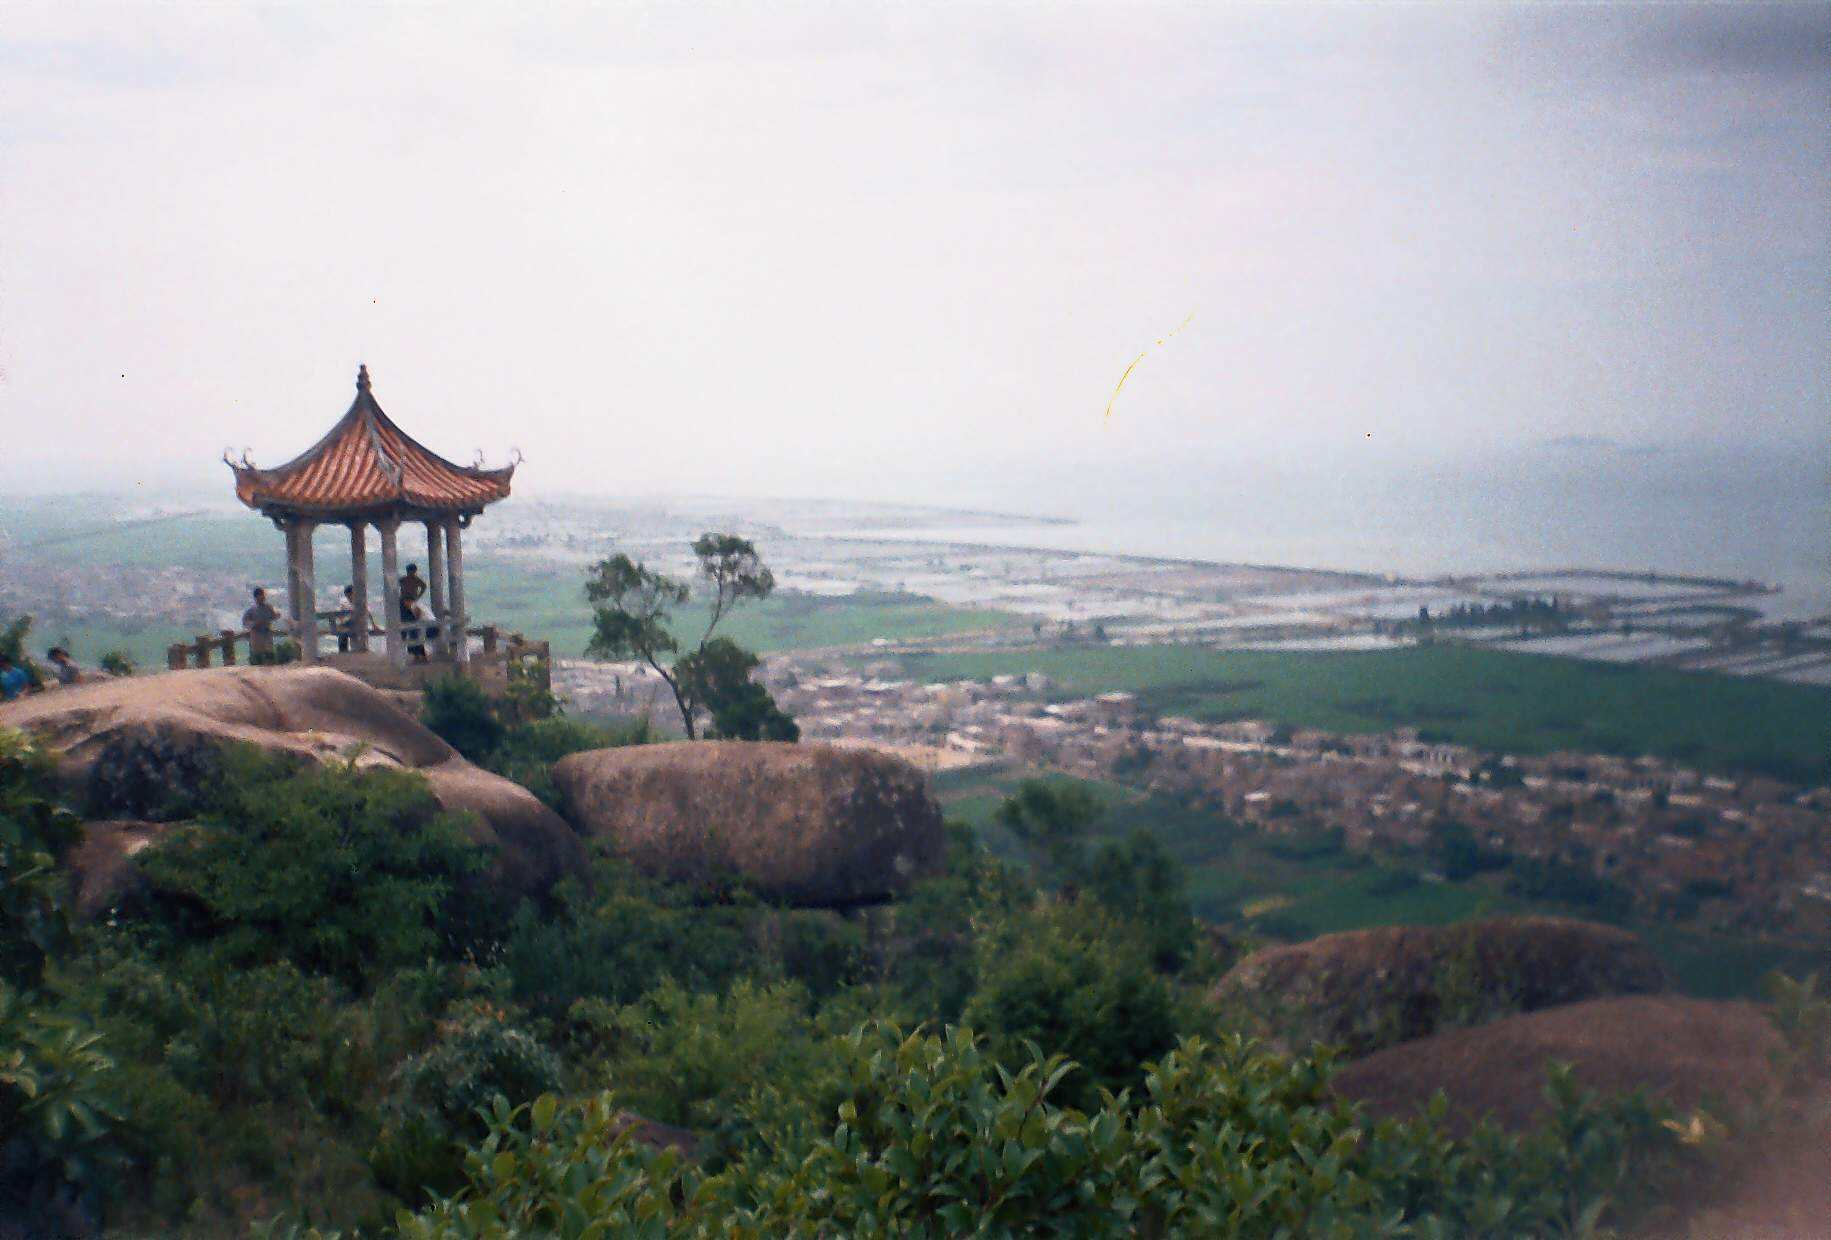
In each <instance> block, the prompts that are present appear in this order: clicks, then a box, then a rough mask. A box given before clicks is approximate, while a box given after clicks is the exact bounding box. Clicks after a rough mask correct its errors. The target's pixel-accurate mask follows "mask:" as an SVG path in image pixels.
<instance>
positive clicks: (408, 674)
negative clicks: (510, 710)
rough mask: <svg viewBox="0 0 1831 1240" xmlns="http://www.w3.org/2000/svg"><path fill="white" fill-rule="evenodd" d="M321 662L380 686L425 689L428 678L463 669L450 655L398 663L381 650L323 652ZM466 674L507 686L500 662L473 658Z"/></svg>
mask: <svg viewBox="0 0 1831 1240" xmlns="http://www.w3.org/2000/svg"><path fill="white" fill-rule="evenodd" d="M318 663H319V665H320V666H321V667H334V668H336V669H337V670H338V671H340V672H348V673H349V674H350V675H352V676H354V677H356V678H357V679H358V680H361V681H364V682H366V683H368V684H370V685H372V686H374V687H375V688H377V689H423V688H425V687H426V685H427V684H428V683H429V682H431V681H434V680H441V679H444V678H445V677H447V676H451V675H454V674H458V673H459V670H460V669H459V667H458V664H457V663H456V662H455V661H454V660H453V659H452V658H451V657H450V656H449V655H443V656H441V655H439V654H434V655H433V656H432V657H431V659H430V660H429V661H428V662H425V663H415V662H413V661H412V660H411V659H410V660H408V662H407V664H406V666H404V667H395V666H393V665H392V664H390V663H389V662H388V656H387V655H386V654H385V653H383V652H382V651H379V650H370V651H349V652H345V653H330V654H321V655H319V656H318ZM463 674H464V675H465V676H467V677H468V678H469V679H471V680H474V681H477V682H478V683H479V684H481V685H482V686H483V687H484V688H485V689H486V690H489V691H491V692H501V691H503V690H505V689H506V688H507V686H508V671H507V668H505V667H504V666H503V664H502V663H500V662H494V661H492V662H485V661H482V660H478V659H473V660H472V661H471V663H470V665H469V666H468V667H467V668H465V669H463Z"/></svg>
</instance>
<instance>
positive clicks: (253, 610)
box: [242, 586, 280, 663]
mask: <svg viewBox="0 0 1831 1240" xmlns="http://www.w3.org/2000/svg"><path fill="white" fill-rule="evenodd" d="M279 618H280V613H279V612H277V611H275V610H274V609H273V608H272V607H270V606H269V605H268V603H267V591H265V590H263V589H261V587H259V586H256V587H254V606H252V607H250V608H249V609H248V610H247V611H244V612H243V613H242V627H243V628H245V629H247V630H248V661H249V662H250V663H254V662H261V663H271V662H273V622H274V621H275V620H278V619H279Z"/></svg>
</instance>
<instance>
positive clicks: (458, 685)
mask: <svg viewBox="0 0 1831 1240" xmlns="http://www.w3.org/2000/svg"><path fill="white" fill-rule="evenodd" d="M420 721H421V722H422V723H424V724H425V725H426V726H427V727H429V728H431V729H432V730H433V731H434V732H437V733H438V734H439V735H440V736H441V737H442V738H444V740H445V743H446V744H448V745H450V746H451V747H452V748H453V749H455V750H457V751H458V752H459V753H461V754H463V755H464V756H465V757H466V758H469V759H470V760H471V761H472V762H478V763H481V762H482V761H484V759H486V758H488V757H489V756H490V754H491V753H493V752H494V751H495V749H496V746H497V745H499V744H501V743H502V737H503V734H504V733H505V732H506V731H507V730H508V729H507V727H506V726H504V724H503V722H502V720H501V719H499V718H497V716H496V708H495V706H494V705H493V704H492V703H491V702H490V699H489V695H488V694H487V693H485V692H484V691H483V687H482V686H481V685H479V684H478V683H477V682H476V681H474V680H471V679H469V678H468V677H465V676H442V677H440V678H439V679H438V680H434V681H432V682H430V683H429V684H428V685H427V686H426V694H425V697H424V699H423V700H422V701H421V703H420Z"/></svg>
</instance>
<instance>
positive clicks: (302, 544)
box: [298, 521, 318, 664]
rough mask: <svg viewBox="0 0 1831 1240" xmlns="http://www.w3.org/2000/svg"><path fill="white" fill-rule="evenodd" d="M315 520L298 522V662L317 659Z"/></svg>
mask: <svg viewBox="0 0 1831 1240" xmlns="http://www.w3.org/2000/svg"><path fill="white" fill-rule="evenodd" d="M317 528H318V526H317V523H316V522H315V521H301V522H299V533H298V539H299V543H298V547H299V628H298V634H299V662H301V663H306V664H310V663H316V662H317V661H318V580H317V577H316V574H315V568H314V565H313V563H312V532H313V531H314V530H316V529H317Z"/></svg>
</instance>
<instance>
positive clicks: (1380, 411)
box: [0, 0, 1831, 498]
mask: <svg viewBox="0 0 1831 1240" xmlns="http://www.w3.org/2000/svg"><path fill="white" fill-rule="evenodd" d="M1828 119H1831V6H1827V5H1823V4H1813V5H1803V6H1792V7H1768V8H1750V7H1746V6H1721V7H1701V8H1687V7H1682V6H1676V5H1658V6H1634V7H1625V6H1624V7H1619V8H1617V7H1608V6H1600V7H1597V6H1558V7H1549V6H1527V5H1520V4H1515V5H1506V6H1498V5H1497V6H1483V5H1476V4H1458V5H1453V6H1451V5H1444V6H1430V5H1385V6H1379V7H1347V6H1324V5H1314V6H1301V7H1272V6H1251V7H1232V8H1229V7H1222V6H1219V5H1214V4H1203V5H1197V6H1190V7H1177V6H1171V5H1162V4H1125V5H1113V6H1091V5H1074V4H1021V5H1020V4H1012V5H1002V6H979V5H965V4H940V3H936V4H910V3H899V4H895V5H888V4H886V5H881V6H880V5H870V4H850V5H843V6H842V5H831V6H814V5H767V6H765V5H744V6H733V7H711V6H706V5H692V6H685V5H682V6H673V5H669V6H653V7H648V6H634V5H625V4H605V5H593V6H583V5H568V6H561V5H547V4H523V5H517V6H514V7H513V8H511V7H510V6H506V5H497V6H489V7H487V8H485V7H478V8H458V7H448V6H434V5H421V4H414V5H395V6H367V5H365V6H355V5H348V6H340V5H330V4H316V5H312V6H308V7H307V6H301V7H288V6H272V5H261V6H254V5H234V4H222V3H213V4H208V5H204V4H195V5H187V4H156V5H152V4H149V5H138V6H126V7H102V6H96V5H89V4H83V3H74V2H72V0H59V2H58V3H55V4H52V5H47V6H43V7H36V6H30V5H25V4H20V3H16V2H14V0H5V2H4V3H0V424H3V428H4V453H3V455H4V458H5V460H4V464H0V483H6V484H8V485H14V486H23V485H26V484H28V483H32V484H38V485H42V484H43V483H44V482H45V480H46V479H47V478H54V477H55V478H61V477H63V476H65V475H68V476H69V477H70V478H71V479H72V480H77V479H78V478H79V477H82V476H86V475H87V474H89V473H91V472H94V471H96V470H101V471H103V472H106V473H108V474H110V475H111V476H113V477H115V478H129V477H134V476H137V475H140V474H145V475H146V476H149V477H155V476H156V477H161V478H163V477H175V476H201V477H203V478H205V479H220V481H221V484H222V485H223V486H224V488H225V490H226V487H227V471H226V470H223V469H222V467H221V466H220V465H219V464H213V462H214V461H215V459H216V457H217V456H218V455H219V454H220V453H221V451H222V450H223V449H224V448H225V447H232V448H234V449H235V450H236V451H237V452H239V451H240V450H241V449H242V448H243V447H248V448H251V449H252V450H253V453H254V455H255V458H256V459H257V460H258V461H260V462H262V463H278V462H279V461H280V460H282V459H284V458H286V457H288V456H290V455H292V454H293V453H296V452H297V451H299V450H301V449H302V448H304V447H305V446H306V445H307V444H308V443H310V442H311V441H312V440H313V439H315V438H316V437H317V435H318V434H319V433H320V432H322V431H323V430H324V429H325V428H326V427H328V425H329V424H330V423H331V422H332V421H333V420H334V419H335V418H336V417H337V416H338V415H339V414H340V413H341V412H342V411H343V409H344V408H345V407H346V406H347V404H348V402H349V399H350V396H351V394H352V391H351V379H352V376H353V373H354V371H355V368H356V364H357V362H358V361H361V360H366V361H367V363H368V365H369V367H370V369H371V371H372V372H373V374H374V378H375V390H376V394H377V396H378V397H379V399H380V400H381V402H382V404H383V405H384V407H386V408H387V409H388V410H389V411H390V412H391V413H392V414H394V415H395V416H396V418H397V419H398V420H399V421H401V422H402V423H403V424H404V425H405V426H406V428H407V429H408V430H409V431H410V432H412V433H414V434H416V435H418V436H420V437H421V438H422V439H424V440H426V441H427V442H428V443H430V444H431V445H432V446H433V447H434V448H436V449H439V450H441V451H444V452H445V453H446V454H447V455H450V456H453V457H456V458H458V459H461V460H469V459H470V458H471V456H472V454H473V452H474V451H475V450H476V449H477V448H479V447H481V448H483V449H485V450H486V452H487V453H488V454H489V456H490V458H491V459H492V460H495V461H499V460H501V459H502V458H503V457H504V456H505V455H506V454H507V452H508V450H509V449H510V448H511V447H518V448H520V449H521V450H522V451H523V452H524V453H525V454H526V456H527V461H528V463H527V466H526V468H525V470H524V473H523V474H522V480H523V481H524V482H525V483H527V484H533V485H535V486H537V487H541V488H547V487H555V488H557V487H572V488H577V487H585V486H591V487H602V488H605V489H613V490H616V489H626V488H629V489H644V490H649V489H655V488H667V487H672V488H686V489H694V490H722V489H738V490H744V491H751V492H774V493H802V492H808V491H820V490H825V491H834V492H845V493H849V494H855V495H857V494H881V495H884V496H887V497H895V498H920V494H921V492H922V489H923V487H924V486H925V485H927V484H926V482H925V481H924V480H928V479H933V478H936V477H940V476H942V475H944V474H945V472H946V470H947V469H948V467H949V464H950V462H953V461H957V460H960V459H963V458H969V457H970V458H974V459H976V460H977V461H979V462H981V463H982V464H983V463H984V462H1004V461H1010V462H1017V463H1021V462H1025V461H1036V460H1049V461H1078V462H1106V463H1110V464H1111V466H1112V467H1113V468H1114V469H1116V470H1123V469H1125V468H1127V465H1128V462H1147V461H1161V460H1164V459H1175V458H1188V459H1202V460H1213V461H1215V462H1217V463H1224V462H1226V461H1227V460H1229V459H1231V458H1233V457H1236V456H1238V457H1240V458H1245V457H1250V456H1252V455H1254V454H1264V453H1268V452H1270V453H1282V454H1287V455H1288V454H1292V453H1302V452H1309V451H1314V450H1330V449H1343V448H1345V447H1351V446H1356V445H1371V446H1377V447H1379V448H1382V449H1384V450H1387V451H1391V452H1400V453H1411V452H1422V451H1434V450H1437V449H1441V448H1448V449H1451V450H1463V449H1474V448H1480V447H1485V446H1494V445H1515V444H1521V443H1528V442H1533V441H1537V440H1541V439H1547V438H1552V437H1557V436H1567V435H1576V434H1583V435H1599V436H1608V437H1613V438H1617V439H1621V440H1627V441H1635V442H1650V441H1656V442H1661V443H1685V442H1697V441H1710V440H1724V439H1729V440H1737V441H1746V442H1764V441H1776V440H1779V439H1781V438H1784V437H1785V436H1786V435H1787V434H1789V433H1794V434H1797V433H1801V432H1813V433H1816V432H1819V431H1822V430H1823V429H1824V428H1825V427H1826V426H1827V425H1831V406H1828V402H1827V358H1828V350H1827V313H1826V312H1827V307H1828V306H1831V265H1828V264H1831V259H1828V257H1827V256H1828V255H1831V210H1828V203H1831V193H1828V186H1827V175H1828V169H1831V124H1828V123H1827V121H1828ZM1191 315H1192V316H1193V317H1190V316H1191ZM1184 323H1186V326H1185V327H1183V329H1182V330H1181V331H1180V332H1179V333H1178V334H1176V335H1175V336H1173V337H1167V334H1168V333H1170V332H1172V331H1173V330H1174V329H1176V328H1177V327H1178V325H1179V324H1184ZM1166 337H1167V338H1166ZM1159 339H1162V340H1163V344H1162V345H1161V346H1158V345H1156V344H1155V342H1156V341H1157V340H1159ZM1140 352H1144V353H1145V357H1144V358H1143V360H1142V361H1141V362H1139V363H1138V365H1137V366H1136V367H1135V369H1133V370H1132V372H1131V375H1130V378H1129V380H1128V381H1127V382H1126V383H1125V386H1124V389H1123V391H1121V392H1120V393H1119V395H1118V398H1117V400H1116V402H1114V403H1113V405H1112V413H1111V416H1110V418H1109V417H1108V416H1107V415H1106V412H1105V411H1106V409H1107V407H1108V403H1109V400H1111V399H1112V397H1113V393H1114V388H1115V385H1116V384H1117V383H1118V382H1119V379H1120V376H1121V375H1122V374H1124V373H1125V371H1126V368H1127V367H1128V366H1129V365H1131V363H1132V362H1133V360H1134V359H1135V358H1136V357H1137V356H1138V354H1139V353H1140ZM1369 436H1371V439H1369V438H1368V437H1369ZM1369 450H1372V447H1369ZM211 470H214V471H216V472H215V474H212V473H211V472H210V471H211Z"/></svg>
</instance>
